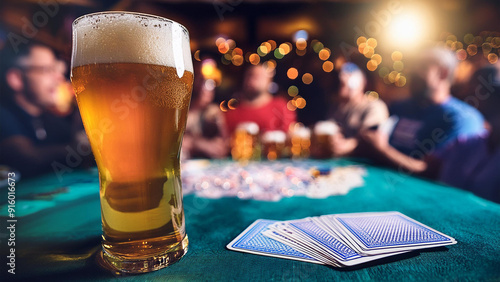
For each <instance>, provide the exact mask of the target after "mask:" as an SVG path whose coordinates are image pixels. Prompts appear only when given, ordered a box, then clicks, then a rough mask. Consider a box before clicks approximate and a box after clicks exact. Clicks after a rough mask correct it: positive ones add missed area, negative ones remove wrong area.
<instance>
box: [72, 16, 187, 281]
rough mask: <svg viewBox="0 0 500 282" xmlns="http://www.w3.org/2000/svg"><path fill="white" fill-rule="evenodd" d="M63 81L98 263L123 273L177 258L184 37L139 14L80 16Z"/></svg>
mask: <svg viewBox="0 0 500 282" xmlns="http://www.w3.org/2000/svg"><path fill="white" fill-rule="evenodd" d="M71 81H72V84H73V88H74V89H75V93H76V98H77V101H78V107H79V109H80V114H81V116H82V120H83V123H84V126H85V131H86V133H87V135H88V137H89V140H90V144H91V147H92V151H93V153H94V157H95V159H96V162H97V167H98V170H99V181H100V193H99V194H100V198H101V216H102V229H103V236H102V238H103V241H102V257H103V258H104V261H105V262H107V264H109V265H110V266H112V267H113V268H114V269H116V270H118V271H120V272H126V273H140V272H149V271H153V270H157V269H160V268H163V267H166V266H168V265H170V264H172V263H174V262H176V261H177V260H179V259H180V258H181V257H182V256H183V255H184V254H185V253H186V251H187V246H188V237H187V235H186V231H185V224H184V210H183V205H182V187H181V179H180V171H179V170H180V168H179V151H180V146H181V142H182V136H183V134H184V129H185V126H186V118H187V111H188V107H189V103H190V99H191V90H192V84H193V66H192V61H191V54H190V48H189V34H188V31H187V30H186V29H185V28H184V27H183V26H182V25H180V24H178V23H176V22H173V21H171V20H168V19H165V18H161V17H157V16H152V15H145V14H138V13H128V12H103V13H95V14H89V15H85V16H82V17H80V18H78V19H76V20H75V21H74V22H73V52H72V61H71Z"/></svg>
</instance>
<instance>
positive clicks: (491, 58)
mask: <svg viewBox="0 0 500 282" xmlns="http://www.w3.org/2000/svg"><path fill="white" fill-rule="evenodd" d="M497 61H498V55H497V54H495V53H490V54H488V62H490V64H495V63H496V62H497Z"/></svg>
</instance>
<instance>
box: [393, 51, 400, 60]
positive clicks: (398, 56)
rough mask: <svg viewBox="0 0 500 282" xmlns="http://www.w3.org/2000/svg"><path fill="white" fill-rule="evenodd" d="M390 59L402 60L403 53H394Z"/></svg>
mask: <svg viewBox="0 0 500 282" xmlns="http://www.w3.org/2000/svg"><path fill="white" fill-rule="evenodd" d="M391 59H392V60H393V61H401V60H402V59H403V53H401V52H400V51H394V52H392V54H391Z"/></svg>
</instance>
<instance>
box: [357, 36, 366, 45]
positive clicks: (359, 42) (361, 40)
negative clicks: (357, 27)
mask: <svg viewBox="0 0 500 282" xmlns="http://www.w3.org/2000/svg"><path fill="white" fill-rule="evenodd" d="M362 43H366V37H364V36H360V37H358V39H357V40H356V44H357V45H358V46H359V45H360V44H362Z"/></svg>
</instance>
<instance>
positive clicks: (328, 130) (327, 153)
mask: <svg viewBox="0 0 500 282" xmlns="http://www.w3.org/2000/svg"><path fill="white" fill-rule="evenodd" d="M338 132H339V127H338V125H337V124H336V123H335V122H333V121H319V122H317V123H316V124H315V125H314V130H313V138H312V140H311V142H312V146H313V147H315V150H316V151H317V154H318V156H317V157H319V158H331V157H332V156H333V152H332V149H331V147H330V138H331V137H332V136H334V135H335V134H337V133H338Z"/></svg>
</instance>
